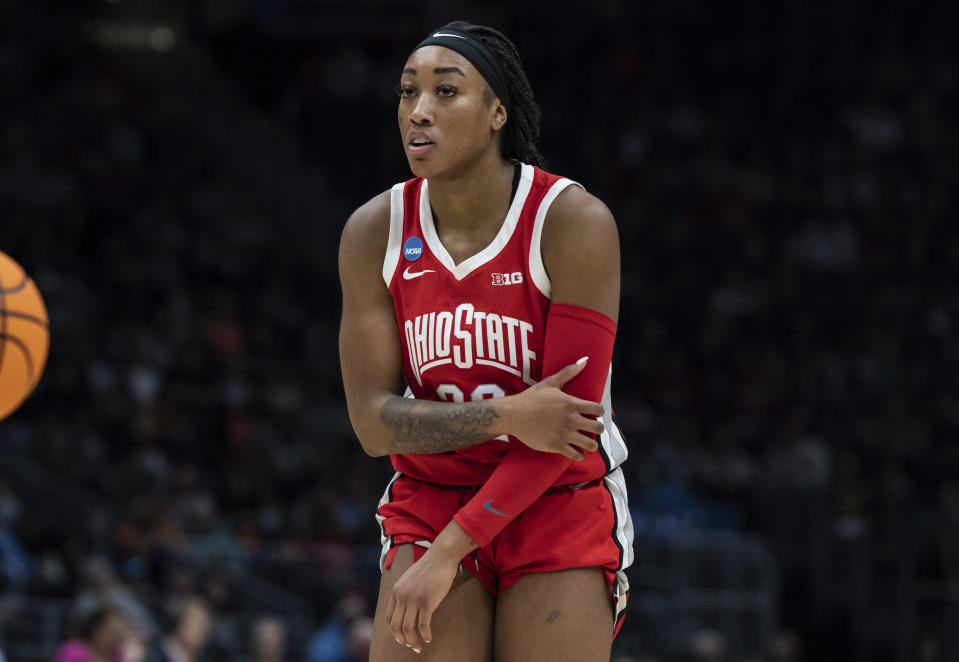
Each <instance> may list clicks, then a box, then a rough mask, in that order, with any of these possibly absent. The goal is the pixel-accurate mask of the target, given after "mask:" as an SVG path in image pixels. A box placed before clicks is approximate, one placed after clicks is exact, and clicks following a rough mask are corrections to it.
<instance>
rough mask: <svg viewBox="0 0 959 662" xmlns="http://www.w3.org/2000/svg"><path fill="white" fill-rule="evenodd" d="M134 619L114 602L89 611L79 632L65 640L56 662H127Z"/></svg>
mask: <svg viewBox="0 0 959 662" xmlns="http://www.w3.org/2000/svg"><path fill="white" fill-rule="evenodd" d="M130 627H131V624H130V621H129V620H128V619H127V617H126V616H125V615H124V613H123V611H122V610H120V609H119V608H117V607H114V606H106V607H99V608H97V609H95V610H93V611H92V612H90V613H88V614H87V616H86V617H85V618H83V620H81V621H80V623H79V625H78V627H77V636H76V637H75V638H73V639H68V640H67V641H65V642H63V644H61V645H60V647H59V648H58V649H57V652H56V655H54V658H53V660H54V662H127V661H126V660H125V659H124V657H123V645H124V643H125V642H126V640H127V637H128V636H129V634H130Z"/></svg>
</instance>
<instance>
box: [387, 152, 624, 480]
mask: <svg viewBox="0 0 959 662" xmlns="http://www.w3.org/2000/svg"><path fill="white" fill-rule="evenodd" d="M571 184H574V182H571V181H570V180H568V179H564V178H561V177H557V176H556V175H552V174H549V173H547V172H545V171H543V170H541V169H539V168H536V167H534V166H530V165H526V164H523V165H522V166H521V172H520V177H519V184H518V186H517V188H516V194H515V195H514V197H513V201H512V203H511V205H510V208H509V211H508V212H507V214H506V218H505V220H504V221H503V225H502V227H501V228H500V231H499V233H498V234H497V235H496V237H495V238H494V239H493V241H492V243H490V245H489V246H487V247H486V248H484V249H483V250H482V251H480V252H479V253H477V254H476V255H473V256H472V257H470V258H468V259H466V260H464V261H463V262H461V263H460V264H454V262H453V259H452V258H451V257H450V255H449V253H448V252H447V250H446V248H445V247H444V246H443V244H442V243H441V242H440V240H439V236H438V235H437V232H436V226H435V224H434V222H433V214H432V211H431V208H430V203H429V183H428V181H427V180H425V179H422V178H416V179H411V180H409V181H407V182H404V183H401V184H397V185H396V186H394V187H393V189H392V191H391V217H390V236H389V243H388V245H387V251H386V257H385V260H384V262H383V279H384V280H385V281H386V284H387V287H388V288H389V291H390V294H391V295H392V296H393V302H394V305H395V308H396V321H397V325H398V328H399V334H400V340H401V344H402V347H403V371H404V374H405V377H406V382H407V384H408V385H409V388H410V391H411V397H415V398H417V399H421V400H445V401H447V402H469V401H476V400H480V399H483V398H495V397H502V396H506V395H512V394H515V393H519V392H520V391H523V390H525V389H526V388H528V387H529V386H532V385H533V384H535V383H536V382H538V381H539V380H540V379H541V378H542V374H541V373H542V368H541V366H542V349H543V342H544V339H545V332H546V315H547V312H548V311H549V306H550V282H549V277H548V276H547V274H546V269H545V268H544V267H543V259H542V255H541V252H540V238H541V236H542V230H543V223H544V221H545V219H546V213H547V211H548V210H549V206H550V204H552V202H553V200H555V199H556V196H558V195H559V194H560V193H561V192H562V191H563V190H564V189H565V188H566V187H567V186H569V185H571ZM609 386H610V385H609V381H607V384H606V389H605V393H604V398H603V400H604V401H603V405H604V408H605V411H606V412H607V415H606V417H605V419H604V423H605V425H606V432H604V433H603V434H602V435H601V436H600V440H599V441H600V451H599V452H598V453H587V456H586V459H585V460H583V461H582V462H574V463H573V464H572V465H571V466H570V468H569V469H568V470H567V472H566V473H564V474H563V475H562V476H560V478H559V479H558V480H557V484H568V483H578V482H581V481H585V480H592V479H594V478H599V477H600V476H602V475H604V474H606V473H607V472H608V471H610V470H611V469H612V468H614V467H616V466H618V465H619V464H620V463H621V462H622V461H623V460H625V459H626V445H625V443H624V442H623V439H622V436H621V434H620V432H619V430H618V429H617V428H616V425H615V424H614V423H613V421H612V417H611V412H612V407H611V405H610V402H609V392H610V388H609ZM509 443H522V442H520V441H519V440H517V439H515V438H509V440H507V438H506V437H502V438H499V439H492V440H490V441H487V442H484V443H481V444H476V445H474V446H469V447H467V448H463V449H460V450H457V451H450V452H447V453H438V454H428V455H427V454H424V455H393V456H391V458H392V461H393V466H394V467H395V468H396V470H397V471H400V472H402V473H404V474H408V475H410V476H412V477H414V478H417V479H419V480H424V481H429V482H433V483H440V484H448V485H479V484H482V483H483V482H485V481H486V479H487V478H488V477H489V475H490V474H491V473H492V471H493V469H494V468H495V467H496V464H497V463H498V462H499V461H500V459H502V457H503V455H504V454H505V453H506V451H507V449H508V448H509V446H508V444H509Z"/></svg>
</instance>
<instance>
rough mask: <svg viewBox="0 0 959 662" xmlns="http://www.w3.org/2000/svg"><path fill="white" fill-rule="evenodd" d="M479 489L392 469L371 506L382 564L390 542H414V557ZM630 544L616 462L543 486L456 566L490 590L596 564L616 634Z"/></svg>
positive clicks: (392, 548)
mask: <svg viewBox="0 0 959 662" xmlns="http://www.w3.org/2000/svg"><path fill="white" fill-rule="evenodd" d="M478 489H479V488H478V486H477V487H473V486H468V487H464V486H458V485H445V486H444V485H436V484H433V483H425V482H422V481H419V480H416V479H415V478H411V477H409V476H406V475H404V474H401V473H399V472H397V474H396V475H395V476H394V477H393V480H391V481H390V484H389V485H388V486H387V488H386V492H385V493H384V495H383V499H382V500H381V501H380V505H379V507H378V508H377V511H376V519H377V521H378V522H379V523H380V531H381V536H382V541H383V553H382V556H381V558H380V566H381V568H387V567H389V566H390V564H391V563H392V562H393V556H394V555H395V553H396V548H397V547H398V546H399V545H402V544H405V543H412V544H413V545H415V546H414V548H413V553H414V559H416V560H418V559H419V558H420V557H421V556H422V555H423V554H424V553H425V552H426V548H428V547H429V545H430V543H431V542H432V541H433V540H434V539H435V538H436V536H437V535H439V532H440V531H442V530H443V528H445V527H446V525H447V524H449V523H450V521H451V520H452V519H453V515H454V514H455V513H456V511H457V510H459V509H460V508H461V507H462V506H463V505H464V504H465V503H466V502H467V501H469V500H470V499H471V498H472V497H473V495H474V494H476V492H477V491H478ZM632 544H633V527H632V521H631V520H630V517H629V511H628V509H627V507H626V490H625V485H624V483H623V475H622V471H621V470H620V469H619V468H617V469H614V470H613V471H612V472H610V473H609V474H607V475H606V476H605V477H603V478H601V479H598V480H594V481H591V482H589V483H585V484H580V485H577V486H571V485H568V486H560V487H553V488H550V489H549V490H547V491H546V493H545V494H543V495H542V496H541V497H540V498H539V499H537V500H536V501H534V502H533V504H532V505H531V506H530V507H529V508H527V509H526V510H525V511H523V512H522V513H521V514H520V515H519V516H517V517H516V518H515V519H513V521H511V522H510V523H509V524H508V525H507V526H506V528H504V529H503V530H502V531H501V532H500V533H499V534H498V535H497V536H496V537H495V538H494V539H493V540H492V541H491V542H490V544H488V545H486V546H485V547H480V548H479V549H477V550H476V551H475V552H473V553H472V554H470V555H469V556H467V557H466V558H464V559H463V563H462V565H463V567H464V568H466V569H467V570H469V571H470V572H472V573H473V574H474V575H476V577H477V578H479V580H480V581H481V582H483V584H484V585H485V586H486V588H488V589H489V590H490V592H491V593H492V594H493V595H494V596H495V595H498V594H499V593H500V592H501V591H505V590H506V589H508V588H509V587H510V586H512V585H513V584H515V583H516V582H517V581H519V580H520V578H522V576H523V575H524V574H526V573H528V572H551V571H556V570H567V569H569V568H583V567H592V566H599V567H600V568H601V569H602V570H603V574H604V575H605V577H606V581H607V583H608V584H609V588H610V591H611V594H612V599H613V604H614V607H615V621H614V636H615V633H617V632H619V628H620V626H621V625H622V620H623V616H624V614H625V611H624V610H625V608H626V600H627V599H628V597H629V582H628V581H627V579H626V574H625V573H624V570H625V568H626V567H627V566H629V564H630V563H632V560H633V549H632Z"/></svg>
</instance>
